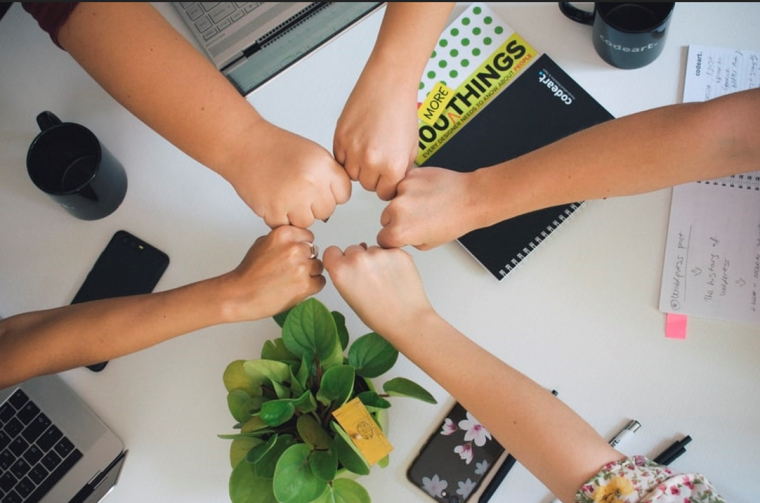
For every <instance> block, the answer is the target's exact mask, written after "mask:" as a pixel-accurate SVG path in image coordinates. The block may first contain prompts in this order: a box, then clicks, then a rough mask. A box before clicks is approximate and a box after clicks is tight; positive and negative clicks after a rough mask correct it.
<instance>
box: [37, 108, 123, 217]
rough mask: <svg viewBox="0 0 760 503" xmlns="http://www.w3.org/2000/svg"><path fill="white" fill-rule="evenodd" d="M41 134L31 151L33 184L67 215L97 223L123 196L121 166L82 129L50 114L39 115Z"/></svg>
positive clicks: (117, 205) (91, 135) (85, 129)
mask: <svg viewBox="0 0 760 503" xmlns="http://www.w3.org/2000/svg"><path fill="white" fill-rule="evenodd" d="M37 125H38V126H39V127H40V130H41V132H40V133H39V134H38V135H37V137H36V138H35V139H34V141H33V142H32V144H31V146H30V147H29V152H28V153H27V156H26V169H27V172H28V173H29V177H30V178H31V179H32V182H34V184H35V185H36V186H37V188H39V189H40V190H41V191H43V192H44V193H46V194H47V195H48V196H50V197H51V198H52V199H53V200H55V201H56V202H58V203H59V204H60V205H61V206H63V207H64V209H66V211H68V212H69V213H70V214H72V215H73V216H75V217H77V218H81V219H82V220H97V219H99V218H103V217H106V216H108V215H110V214H111V213H113V212H114V211H115V210H116V208H118V207H119V205H120V204H121V202H122V201H123V200H124V196H125V195H126V193H127V174H126V172H125V171H124V167H123V166H122V165H121V163H119V161H118V160H116V158H115V157H114V156H113V155H111V153H110V152H109V151H108V150H107V149H106V148H105V146H103V144H102V143H101V142H100V141H99V140H98V138H97V137H96V136H95V135H94V134H93V133H92V131H90V130H89V129H87V128H86V127H84V126H82V125H80V124H75V123H73V122H61V121H60V119H58V117H56V116H55V115H54V114H53V113H52V112H47V111H45V112H42V113H41V114H39V115H38V116H37Z"/></svg>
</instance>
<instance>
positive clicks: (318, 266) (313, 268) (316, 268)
mask: <svg viewBox="0 0 760 503" xmlns="http://www.w3.org/2000/svg"><path fill="white" fill-rule="evenodd" d="M324 271H325V265H324V264H323V263H322V261H321V260H319V259H314V260H310V261H309V276H311V277H315V276H319V275H321V274H322V273H323V272H324Z"/></svg>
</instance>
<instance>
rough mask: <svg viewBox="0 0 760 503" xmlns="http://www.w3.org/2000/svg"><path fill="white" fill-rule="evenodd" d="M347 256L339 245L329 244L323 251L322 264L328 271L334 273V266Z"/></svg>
mask: <svg viewBox="0 0 760 503" xmlns="http://www.w3.org/2000/svg"><path fill="white" fill-rule="evenodd" d="M344 258H345V256H344V255H343V252H342V251H341V249H340V248H338V247H337V246H334V245H332V246H328V247H327V249H326V250H325V251H324V252H323V253H322V264H323V265H324V267H325V270H326V271H327V272H328V273H331V274H332V271H333V268H334V267H335V266H336V264H338V263H340V261H342V260H343V259H344Z"/></svg>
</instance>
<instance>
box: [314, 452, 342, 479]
mask: <svg viewBox="0 0 760 503" xmlns="http://www.w3.org/2000/svg"><path fill="white" fill-rule="evenodd" d="M309 466H310V467H311V471H312V472H313V473H314V475H316V476H317V477H319V478H320V479H322V480H326V481H328V482H329V481H331V480H333V479H334V478H335V474H337V473H338V453H337V452H336V450H335V448H333V447H330V448H329V449H327V450H326V451H313V452H312V453H311V456H309Z"/></svg>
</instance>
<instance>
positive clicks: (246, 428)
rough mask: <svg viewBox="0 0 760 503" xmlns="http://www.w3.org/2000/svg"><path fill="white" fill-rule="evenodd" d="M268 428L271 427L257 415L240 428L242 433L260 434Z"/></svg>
mask: <svg viewBox="0 0 760 503" xmlns="http://www.w3.org/2000/svg"><path fill="white" fill-rule="evenodd" d="M268 426H269V425H268V424H266V423H265V422H264V420H263V419H261V416H260V415H258V414H257V415H255V416H253V417H252V418H251V419H249V420H248V421H246V422H245V424H243V426H241V427H240V431H241V432H242V433H254V432H256V433H260V432H261V430H264V429H265V428H267V427H268Z"/></svg>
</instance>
